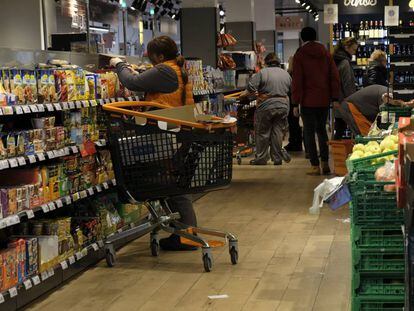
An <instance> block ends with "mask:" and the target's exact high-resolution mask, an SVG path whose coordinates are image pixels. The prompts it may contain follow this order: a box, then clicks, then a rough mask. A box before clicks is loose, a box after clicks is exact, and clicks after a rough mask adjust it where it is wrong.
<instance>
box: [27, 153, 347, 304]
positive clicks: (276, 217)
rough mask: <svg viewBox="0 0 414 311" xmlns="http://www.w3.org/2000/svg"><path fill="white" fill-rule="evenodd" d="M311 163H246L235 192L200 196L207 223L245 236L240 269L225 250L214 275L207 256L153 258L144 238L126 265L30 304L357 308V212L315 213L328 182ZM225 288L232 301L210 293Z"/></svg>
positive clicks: (98, 271) (126, 256) (123, 260)
mask: <svg viewBox="0 0 414 311" xmlns="http://www.w3.org/2000/svg"><path fill="white" fill-rule="evenodd" d="M307 166H308V163H307V162H306V161H305V160H303V159H294V160H293V161H292V162H291V163H290V164H288V165H285V166H283V167H274V166H270V165H269V166H267V167H250V166H248V165H243V166H236V167H235V170H234V181H233V183H232V186H231V188H229V189H228V190H225V191H219V192H214V193H210V194H208V195H206V196H205V197H203V198H201V199H200V200H199V201H197V203H196V210H197V214H198V217H199V222H200V224H201V225H203V226H210V227H213V228H218V229H225V230H231V231H232V232H234V233H236V234H237V235H238V237H239V240H240V244H239V247H240V263H239V264H238V265H236V266H232V265H231V264H230V259H229V256H228V251H227V249H224V248H222V249H219V250H215V251H214V256H215V257H214V258H215V262H214V264H215V266H214V271H213V272H211V273H204V272H203V268H202V264H201V255H200V252H198V251H197V252H188V253H161V256H160V257H159V258H153V257H151V256H150V253H149V250H148V243H147V238H143V239H141V240H137V241H135V242H133V243H131V244H130V245H128V246H127V247H125V248H124V249H122V250H121V251H120V252H119V253H118V263H117V266H116V267H114V268H112V269H110V268H107V267H106V264H105V263H104V262H101V263H99V264H98V265H97V266H96V267H94V268H91V269H90V270H88V271H87V272H85V273H83V274H81V275H80V276H79V277H78V278H76V279H74V280H72V281H71V282H69V283H68V284H66V285H65V286H63V287H61V288H60V289H58V290H56V291H54V292H53V293H51V294H50V295H49V296H48V297H46V298H45V299H43V300H41V301H39V302H37V303H36V304H34V305H32V306H31V307H30V308H29V309H30V310H33V311H37V310H41V311H56V310H85V311H93V310H107V311H120V310H122V311H124V310H125V311H129V310H192V311H193V310H226V311H227V310H278V311H287V310H294V311H298V310H315V311H342V310H344V311H347V310H348V306H349V292H350V276H351V273H350V245H349V223H346V222H345V223H344V222H342V220H343V219H345V218H347V217H348V213H347V211H346V210H342V211H337V212H332V211H330V210H329V209H327V208H324V209H323V211H322V212H321V214H320V215H319V216H315V215H310V214H309V213H308V208H309V207H310V205H311V202H312V197H313V189H314V187H315V186H316V185H317V184H318V183H319V182H320V181H321V180H322V179H323V178H322V177H307V176H305V174H304V170H305V169H306V168H307ZM218 294H220V295H221V294H222V295H228V298H225V299H209V298H208V296H210V295H218Z"/></svg>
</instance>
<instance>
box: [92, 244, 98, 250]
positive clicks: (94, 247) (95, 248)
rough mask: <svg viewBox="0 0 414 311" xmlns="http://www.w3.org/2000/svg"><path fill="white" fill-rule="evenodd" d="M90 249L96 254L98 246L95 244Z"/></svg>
mask: <svg viewBox="0 0 414 311" xmlns="http://www.w3.org/2000/svg"><path fill="white" fill-rule="evenodd" d="M92 249H93V250H94V251H95V252H96V251H97V250H98V249H99V246H98V244H97V243H93V244H92Z"/></svg>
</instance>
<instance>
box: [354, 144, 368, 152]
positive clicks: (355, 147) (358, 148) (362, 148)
mask: <svg viewBox="0 0 414 311" xmlns="http://www.w3.org/2000/svg"><path fill="white" fill-rule="evenodd" d="M358 150H360V151H362V152H364V151H365V146H364V145H363V144H356V145H355V146H354V148H352V151H353V152H355V151H358Z"/></svg>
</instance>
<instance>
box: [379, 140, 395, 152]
mask: <svg viewBox="0 0 414 311" xmlns="http://www.w3.org/2000/svg"><path fill="white" fill-rule="evenodd" d="M394 144H395V143H394V141H393V140H392V139H388V138H386V139H384V140H383V141H382V142H381V143H380V147H381V149H382V150H384V149H392V147H393V146H394Z"/></svg>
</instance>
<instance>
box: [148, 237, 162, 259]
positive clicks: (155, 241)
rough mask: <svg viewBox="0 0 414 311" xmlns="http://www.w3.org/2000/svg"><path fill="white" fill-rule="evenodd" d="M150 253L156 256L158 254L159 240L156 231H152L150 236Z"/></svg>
mask: <svg viewBox="0 0 414 311" xmlns="http://www.w3.org/2000/svg"><path fill="white" fill-rule="evenodd" d="M150 241H151V242H150V243H151V255H152V256H154V257H157V256H158V255H159V254H160V240H159V238H158V233H157V231H155V232H152V233H151V236H150Z"/></svg>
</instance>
